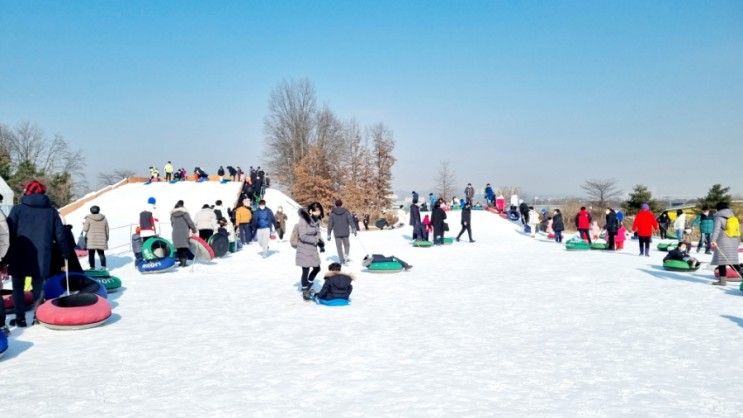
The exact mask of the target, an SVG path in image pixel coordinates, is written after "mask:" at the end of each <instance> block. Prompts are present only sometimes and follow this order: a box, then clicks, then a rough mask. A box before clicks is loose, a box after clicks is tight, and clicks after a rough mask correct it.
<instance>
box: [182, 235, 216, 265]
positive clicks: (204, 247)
mask: <svg viewBox="0 0 743 418" xmlns="http://www.w3.org/2000/svg"><path fill="white" fill-rule="evenodd" d="M188 247H189V248H190V249H191V252H192V253H193V255H194V257H195V258H196V259H197V260H211V259H212V258H214V250H213V249H212V247H211V246H210V245H209V243H207V242H206V241H204V240H203V239H201V238H200V237H197V236H193V237H190V238H189V239H188Z"/></svg>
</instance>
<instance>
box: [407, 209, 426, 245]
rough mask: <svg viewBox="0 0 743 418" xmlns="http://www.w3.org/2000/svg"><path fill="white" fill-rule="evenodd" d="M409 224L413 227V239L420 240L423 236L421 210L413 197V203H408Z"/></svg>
mask: <svg viewBox="0 0 743 418" xmlns="http://www.w3.org/2000/svg"><path fill="white" fill-rule="evenodd" d="M409 224H410V226H412V227H413V241H421V240H422V239H423V237H424V235H425V234H424V233H423V222H422V221H421V210H420V208H419V207H418V202H417V200H416V199H413V203H412V204H411V205H410V222H409Z"/></svg>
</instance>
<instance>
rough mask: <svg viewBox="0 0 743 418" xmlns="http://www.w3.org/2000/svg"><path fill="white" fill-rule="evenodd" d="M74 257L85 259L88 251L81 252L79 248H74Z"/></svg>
mask: <svg viewBox="0 0 743 418" xmlns="http://www.w3.org/2000/svg"><path fill="white" fill-rule="evenodd" d="M75 255H76V256H78V258H79V257H85V256H87V255H88V250H82V249H80V248H75Z"/></svg>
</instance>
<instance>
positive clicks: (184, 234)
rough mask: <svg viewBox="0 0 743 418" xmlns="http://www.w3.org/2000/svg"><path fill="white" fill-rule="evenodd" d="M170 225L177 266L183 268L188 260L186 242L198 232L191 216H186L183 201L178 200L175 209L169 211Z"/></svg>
mask: <svg viewBox="0 0 743 418" xmlns="http://www.w3.org/2000/svg"><path fill="white" fill-rule="evenodd" d="M170 225H171V226H172V227H173V235H172V238H173V246H174V247H175V249H176V258H178V261H179V263H180V264H179V266H181V267H185V266H186V260H187V259H188V256H189V253H190V251H191V250H190V249H189V245H188V240H189V237H190V236H191V234H192V233H193V234H196V233H198V232H199V230H198V229H197V228H196V225H195V224H194V222H193V221H192V220H191V215H189V214H188V211H187V210H186V208H184V207H183V201H182V200H179V201H178V202H176V204H175V207H174V208H173V210H172V211H170Z"/></svg>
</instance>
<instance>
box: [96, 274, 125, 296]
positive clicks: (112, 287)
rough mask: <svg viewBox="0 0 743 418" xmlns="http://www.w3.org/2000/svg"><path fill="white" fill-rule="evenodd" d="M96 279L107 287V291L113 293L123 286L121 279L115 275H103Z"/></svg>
mask: <svg viewBox="0 0 743 418" xmlns="http://www.w3.org/2000/svg"><path fill="white" fill-rule="evenodd" d="M95 280H96V281H97V282H98V283H100V284H102V285H103V287H105V288H106V292H107V293H113V292H115V291H117V290H119V289H120V288H121V279H119V278H118V277H115V276H108V277H101V278H96V279H95Z"/></svg>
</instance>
